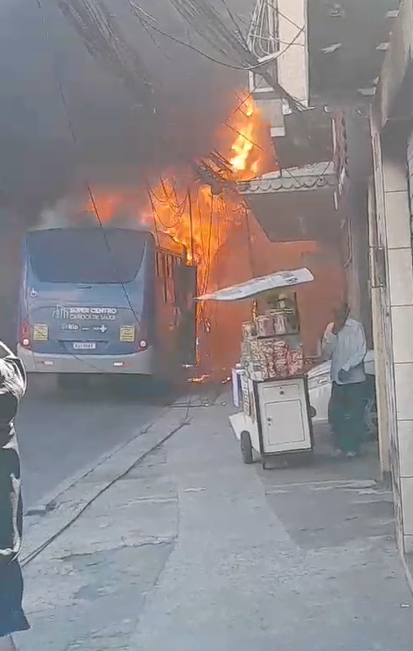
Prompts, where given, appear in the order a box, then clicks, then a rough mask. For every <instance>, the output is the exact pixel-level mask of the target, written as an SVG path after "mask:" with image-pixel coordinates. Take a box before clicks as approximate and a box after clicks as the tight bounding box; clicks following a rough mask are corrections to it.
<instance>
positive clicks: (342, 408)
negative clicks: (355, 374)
mask: <svg viewBox="0 0 413 651" xmlns="http://www.w3.org/2000/svg"><path fill="white" fill-rule="evenodd" d="M363 418H364V382H360V383H357V384H336V383H335V382H333V387H332V390H331V399H330V404H329V422H330V425H331V429H332V430H333V435H334V437H335V442H336V445H337V447H338V448H339V449H340V450H341V451H342V452H356V453H357V452H359V450H360V444H361V441H362V438H363V427H364V425H363Z"/></svg>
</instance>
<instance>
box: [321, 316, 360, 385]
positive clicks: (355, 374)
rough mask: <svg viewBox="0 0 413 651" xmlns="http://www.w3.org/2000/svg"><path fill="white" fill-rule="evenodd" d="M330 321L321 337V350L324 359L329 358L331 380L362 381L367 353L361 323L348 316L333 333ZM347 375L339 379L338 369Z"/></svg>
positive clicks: (342, 382)
mask: <svg viewBox="0 0 413 651" xmlns="http://www.w3.org/2000/svg"><path fill="white" fill-rule="evenodd" d="M332 330H333V324H332V323H330V324H329V325H328V326H327V328H326V331H325V333H324V337H323V343H322V351H323V355H324V357H325V358H326V359H331V381H332V382H336V383H337V384H356V383H359V382H364V380H365V379H366V374H365V371H364V364H363V361H364V358H365V356H366V353H367V345H366V335H365V333H364V328H363V326H362V324H361V323H359V322H358V321H356V320H355V319H352V318H351V317H348V319H347V321H346V323H345V325H344V327H343V328H342V329H341V330H340V332H339V333H338V334H337V335H335V334H333V332H332ZM342 370H343V371H346V372H347V373H348V375H347V377H346V378H345V379H343V380H342V381H340V380H339V379H338V376H339V373H340V371H342Z"/></svg>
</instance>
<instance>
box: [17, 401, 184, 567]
mask: <svg viewBox="0 0 413 651" xmlns="http://www.w3.org/2000/svg"><path fill="white" fill-rule="evenodd" d="M191 402H192V401H191V399H190V398H189V399H188V403H187V405H182V400H180V404H179V406H177V405H175V406H174V405H172V406H170V407H167V408H165V409H164V413H162V414H161V415H160V416H159V417H158V418H157V419H156V420H155V421H153V422H152V423H149V425H147V426H146V427H145V428H144V429H143V430H141V431H140V432H139V433H138V434H137V435H136V436H135V438H133V439H132V440H131V441H129V443H126V444H122V445H121V446H120V447H118V448H115V450H114V451H112V452H111V453H109V454H107V455H104V456H103V457H100V459H98V460H97V461H96V463H95V464H94V465H93V467H92V468H90V469H89V470H86V471H85V472H83V474H82V473H79V477H78V478H77V479H76V478H72V479H71V480H69V481H68V482H66V486H65V484H61V485H60V486H59V487H58V488H57V489H56V491H55V492H54V496H53V497H51V498H50V499H48V501H46V502H45V500H42V504H41V506H39V507H38V509H36V508H33V509H30V510H31V511H33V512H34V511H36V510H38V511H39V515H38V517H37V519H36V520H34V521H32V522H31V524H30V525H29V527H28V528H27V532H26V534H25V536H24V544H23V549H22V553H21V556H20V563H21V566H22V567H24V566H26V565H27V564H28V563H30V562H31V561H33V560H34V559H35V558H37V557H38V556H39V555H40V554H41V553H42V552H43V551H44V550H45V549H46V548H47V547H49V545H51V544H52V543H53V542H54V541H55V540H56V539H57V538H59V537H60V536H61V535H62V534H63V533H64V532H65V531H66V530H67V529H69V527H71V526H72V524H74V523H75V522H76V520H78V519H79V518H80V517H81V516H82V515H83V513H84V512H85V511H86V510H87V509H88V508H89V507H90V506H91V505H92V504H93V502H95V501H96V500H97V499H98V498H99V497H100V496H101V495H103V493H105V492H106V491H107V490H109V489H110V488H111V486H113V484H115V483H116V482H117V481H118V480H120V479H122V478H123V477H124V476H125V475H127V474H128V473H129V472H130V471H131V470H132V469H133V468H134V467H135V466H137V465H138V464H139V463H140V462H141V461H143V460H144V459H145V457H147V456H148V454H150V453H151V452H153V451H154V450H156V448H158V447H159V446H161V445H162V444H163V443H165V442H166V441H167V440H168V439H169V438H171V436H173V435H174V434H175V433H176V432H178V431H179V430H180V429H182V427H185V426H186V425H188V424H189V423H190V421H191V417H190V415H189V409H190V408H191V406H196V405H192V404H191ZM48 507H50V508H48Z"/></svg>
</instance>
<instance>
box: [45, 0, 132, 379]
mask: <svg viewBox="0 0 413 651" xmlns="http://www.w3.org/2000/svg"><path fill="white" fill-rule="evenodd" d="M35 1H36V4H37V7H38V9H39V11H40V12H41V20H42V25H43V28H44V30H45V35H46V40H47V43H48V46H49V49H50V53H51V57H52V62H53V71H54V78H55V83H56V86H57V89H58V94H59V97H60V102H61V106H62V110H63V114H64V117H65V120H66V124H67V127H68V131H69V134H70V136H71V141H72V144H73V148H74V152H75V154H76V156H78V155H79V150H80V143H79V140H78V137H77V134H76V131H75V127H74V124H73V122H72V120H71V117H70V112H69V106H68V102H67V98H66V94H65V90H64V87H63V82H62V79H61V76H60V75H59V73H58V71H57V69H56V56H55V52H54V47H53V43H52V39H51V36H50V34H49V30H48V25H47V22H46V17H45V13H44V7H43V3H42V0H35ZM84 185H85V189H86V191H87V194H88V196H89V199H90V202H91V205H92V208H93V212H94V214H95V217H96V220H97V222H98V226H99V229H100V231H101V233H102V236H103V238H104V242H105V247H106V249H107V251H108V255H109V256H110V259H111V264H112V266H113V269H114V271H115V276H118V275H119V274H118V271H119V270H118V266H117V265H116V261H115V259H114V256H113V251H112V249H111V246H110V242H109V240H108V237H107V234H106V229H105V226H104V224H103V221H102V219H101V217H100V213H99V210H98V206H97V203H96V200H95V196H94V193H93V190H92V187H91V185H90V183H89V181H88V180H87V179H86V180H85V181H84ZM119 285H120V286H121V288H122V291H123V294H124V296H125V299H126V301H127V304H128V306H129V308H130V310H131V312H132V314H133V316H134V318H135V321H136V323H137V324H140V318H139V317H138V315H137V314H136V310H135V308H134V307H133V305H132V302H131V300H130V297H129V294H128V292H127V290H126V287H125V285H124V283H119ZM70 354H71V356H72V357H74V358H75V359H76V360H78V361H80V362H81V363H82V364H83V365H86V366H87V367H89V368H91V369H93V370H98V371H99V372H102V369H101V368H100V367H97V366H96V365H94V364H91V363H90V362H89V361H86V360H84V359H82V357H81V356H79V355H76V354H74V353H70Z"/></svg>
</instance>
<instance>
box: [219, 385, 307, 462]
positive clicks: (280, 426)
mask: <svg viewBox="0 0 413 651" xmlns="http://www.w3.org/2000/svg"><path fill="white" fill-rule="evenodd" d="M242 397H243V411H242V412H241V413H239V414H235V415H234V416H231V417H230V421H231V425H232V427H233V429H234V432H235V435H236V437H237V438H238V440H241V436H242V433H243V432H248V433H249V435H250V438H251V444H252V447H253V449H254V450H255V451H256V452H258V453H259V454H260V455H261V457H262V459H263V460H264V459H265V457H268V456H274V455H281V454H289V453H297V452H310V451H311V450H312V429H311V418H310V414H309V403H308V391H307V383H306V379H305V378H288V379H285V380H269V381H266V382H255V381H253V380H251V379H250V378H249V377H248V376H247V375H246V373H244V374H243V376H242Z"/></svg>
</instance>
